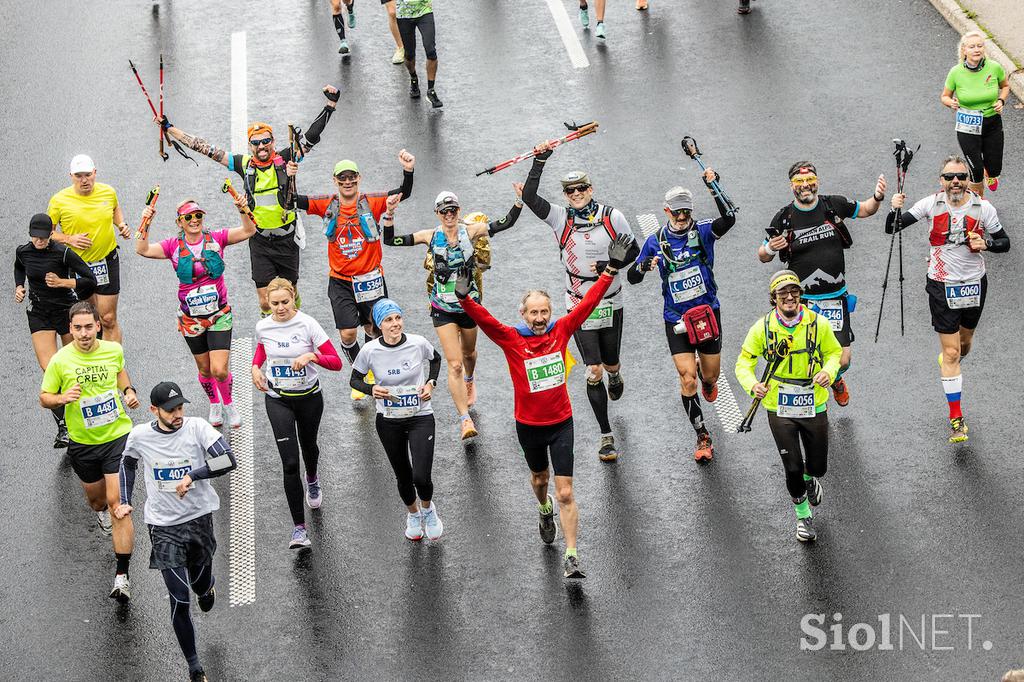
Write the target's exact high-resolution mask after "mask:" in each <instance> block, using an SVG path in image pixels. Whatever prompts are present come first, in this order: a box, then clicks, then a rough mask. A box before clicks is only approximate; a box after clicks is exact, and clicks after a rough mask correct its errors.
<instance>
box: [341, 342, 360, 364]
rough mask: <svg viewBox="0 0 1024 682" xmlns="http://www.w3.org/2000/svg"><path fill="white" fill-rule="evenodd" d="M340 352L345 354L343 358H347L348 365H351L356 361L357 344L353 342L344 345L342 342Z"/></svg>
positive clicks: (357, 353)
mask: <svg viewBox="0 0 1024 682" xmlns="http://www.w3.org/2000/svg"><path fill="white" fill-rule="evenodd" d="M341 350H342V352H343V353H345V357H346V358H348V364H350V365H351V364H352V363H354V362H355V361H356V356H357V355H359V342H358V341H353V342H352V343H351V344H348V345H346V343H345V342H344V341H342V342H341Z"/></svg>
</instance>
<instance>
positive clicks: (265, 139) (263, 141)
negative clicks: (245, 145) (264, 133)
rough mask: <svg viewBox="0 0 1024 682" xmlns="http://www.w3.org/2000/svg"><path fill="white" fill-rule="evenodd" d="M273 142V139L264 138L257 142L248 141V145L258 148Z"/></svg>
mask: <svg viewBox="0 0 1024 682" xmlns="http://www.w3.org/2000/svg"><path fill="white" fill-rule="evenodd" d="M273 141H274V138H272V137H264V138H261V139H259V140H249V144H251V145H252V146H253V147H260V146H262V145H265V144H271V143H272V142H273Z"/></svg>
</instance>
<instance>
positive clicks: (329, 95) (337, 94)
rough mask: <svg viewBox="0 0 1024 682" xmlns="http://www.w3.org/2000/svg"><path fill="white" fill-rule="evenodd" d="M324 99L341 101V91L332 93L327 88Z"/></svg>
mask: <svg viewBox="0 0 1024 682" xmlns="http://www.w3.org/2000/svg"><path fill="white" fill-rule="evenodd" d="M324 97H326V98H327V99H329V100H331V101H332V102H337V101H338V100H339V99H341V90H337V91H335V92H331V91H330V90H328V89H327V88H324Z"/></svg>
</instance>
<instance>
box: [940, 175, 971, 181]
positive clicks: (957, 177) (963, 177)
mask: <svg viewBox="0 0 1024 682" xmlns="http://www.w3.org/2000/svg"><path fill="white" fill-rule="evenodd" d="M939 177H940V178H942V179H943V180H945V181H946V182H950V181H951V180H953V179H954V178H956V179H957V180H959V181H960V182H963V181H964V180H966V179H967V173H943V174H942V175H940V176H939Z"/></svg>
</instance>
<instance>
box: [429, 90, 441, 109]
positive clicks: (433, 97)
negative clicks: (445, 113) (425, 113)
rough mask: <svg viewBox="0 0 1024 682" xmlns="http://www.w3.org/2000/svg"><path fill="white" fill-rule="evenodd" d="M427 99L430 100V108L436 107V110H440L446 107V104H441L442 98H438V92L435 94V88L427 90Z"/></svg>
mask: <svg viewBox="0 0 1024 682" xmlns="http://www.w3.org/2000/svg"><path fill="white" fill-rule="evenodd" d="M427 99H429V100H430V106H432V107H434V108H435V109H440V108H441V107H443V106H444V103H443V102H441V98H440V97H438V96H437V93H436V92H434V88H430V89H429V90H427Z"/></svg>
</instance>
